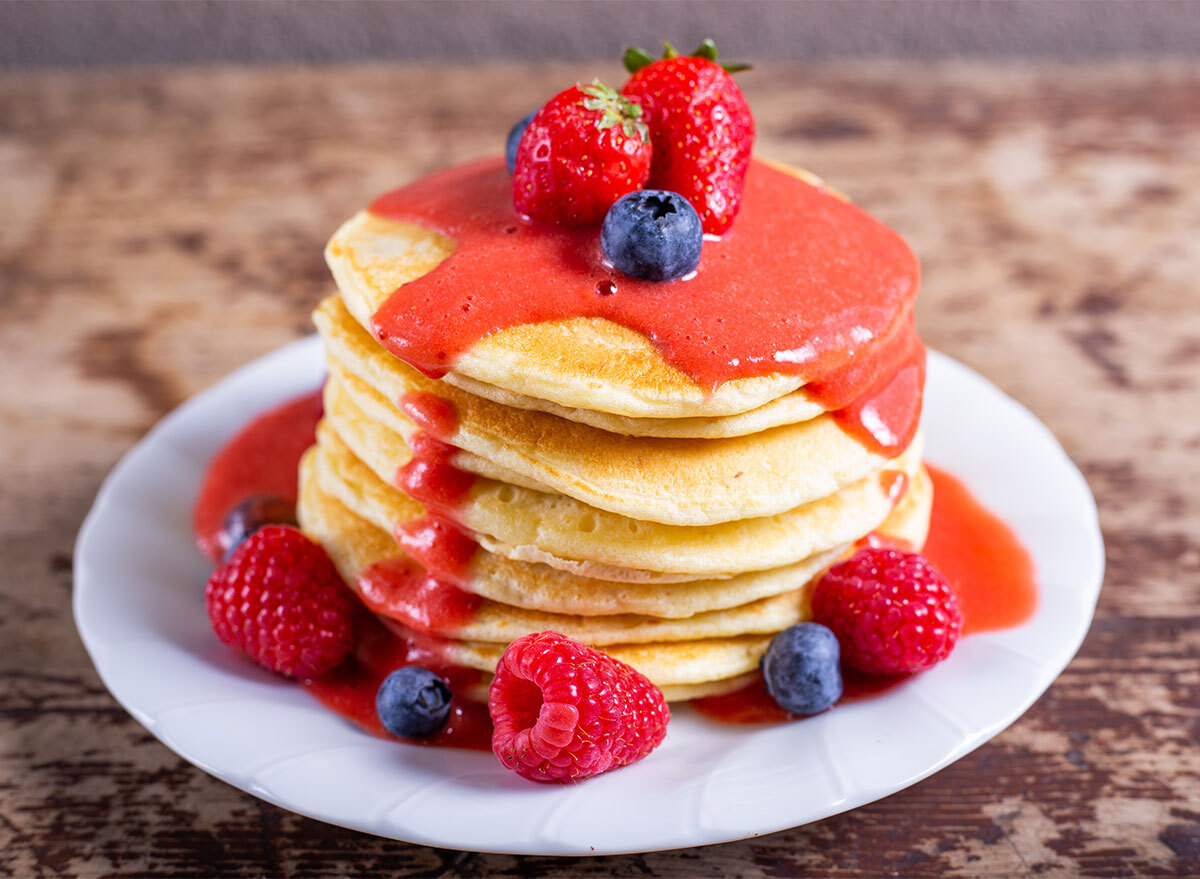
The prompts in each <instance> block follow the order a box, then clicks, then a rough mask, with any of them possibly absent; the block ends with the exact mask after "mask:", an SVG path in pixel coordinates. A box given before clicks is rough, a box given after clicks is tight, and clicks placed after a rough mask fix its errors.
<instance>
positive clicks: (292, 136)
mask: <svg viewBox="0 0 1200 879" xmlns="http://www.w3.org/2000/svg"><path fill="white" fill-rule="evenodd" d="M597 73H598V74H600V75H602V76H607V77H608V78H609V79H612V80H615V79H618V75H617V73H616V71H615V70H610V69H597V68H589V69H587V70H584V69H580V68H568V67H528V68H515V67H495V68H487V69H482V70H481V69H474V70H468V69H455V68H432V69H415V68H404V67H371V68H352V69H336V70H335V69H330V70H283V71H270V70H268V71H263V70H257V71H248V70H239V69H220V68H218V69H210V70H194V71H187V72H173V73H162V72H156V71H141V72H119V73H105V74H96V73H87V74H82V73H81V74H73V75H62V74H46V75H33V76H30V75H25V76H20V75H16V76H7V77H3V78H0V204H3V212H2V216H0V351H2V352H3V359H2V361H0V362H2V363H3V379H4V380H3V382H2V383H0V424H2V425H3V426H2V427H0V486H2V489H0V558H2V560H3V564H2V566H0V570H2V573H0V584H2V588H0V645H3V649H2V650H0V875H13V876H109V875H139V876H167V875H171V876H212V875H222V876H223V875H229V876H261V875H281V876H310V875H341V874H351V873H353V874H355V875H361V876H397V875H403V876H418V875H421V876H425V875H438V876H449V875H463V876H497V877H498V876H597V877H599V876H609V875H634V874H638V875H651V876H664V877H666V876H697V875H713V876H717V875H738V876H747V877H768V876H792V875H821V876H847V877H849V876H880V875H900V876H912V877H925V876H930V877H932V876H938V877H942V876H956V877H958V876H1017V875H1039V876H1078V875H1082V876H1133V875H1139V876H1143V875H1144V876H1196V875H1200V749H1198V748H1197V741H1198V739H1200V696H1198V686H1200V625H1198V621H1200V620H1198V610H1197V608H1198V607H1200V537H1198V536H1197V535H1198V534H1200V493H1198V491H1197V486H1198V485H1200V316H1198V313H1200V295H1198V293H1197V284H1198V282H1197V278H1200V247H1198V246H1197V241H1198V240H1200V148H1198V146H1197V145H1198V144H1200V101H1197V100H1196V95H1197V94H1198V93H1200V73H1197V72H1196V70H1195V69H1194V66H1191V67H1188V66H1184V65H1179V66H1172V65H1169V64H1159V65H1146V64H1141V65H1106V66H1098V67H1049V66H1042V67H1035V68H1019V67H1015V66H1013V67H1006V66H972V65H949V66H918V65H910V66H903V65H901V66H896V65H891V66H888V65H860V66H853V67H850V66H809V67H790V68H766V69H762V70H758V71H755V72H753V73H749V74H745V75H744V76H743V83H744V86H745V88H746V90H747V92H748V93H749V96H750V98H751V102H752V105H753V106H754V108H755V112H756V115H757V119H758V123H759V126H760V131H761V135H760V147H759V149H760V152H761V153H763V154H767V155H772V156H775V157H777V158H780V159H783V160H786V161H791V162H797V163H801V164H804V165H806V166H807V167H810V168H812V169H814V170H816V171H817V172H818V173H821V174H823V175H825V176H826V177H828V178H829V179H830V180H831V181H833V182H834V183H835V184H836V185H837V186H839V187H840V188H842V189H844V190H845V191H847V192H848V193H850V194H851V195H852V196H853V197H854V198H855V199H856V200H857V201H859V202H860V203H861V204H863V205H865V206H866V207H867V208H868V209H870V210H872V211H874V212H876V213H877V214H879V215H880V216H881V217H883V218H884V219H885V220H886V221H888V222H889V223H891V224H893V225H894V226H895V227H896V228H898V229H899V230H900V231H901V232H902V233H903V234H904V235H905V236H906V237H907V238H908V239H909V240H910V241H911V242H912V244H913V246H914V247H915V249H916V250H917V252H918V253H919V254H920V256H921V258H922V260H923V264H924V271H925V287H924V292H923V295H922V300H921V305H920V309H919V323H920V329H921V332H922V334H923V336H924V337H925V339H926V340H927V342H928V343H929V344H930V345H932V346H934V347H936V348H939V349H941V350H943V351H946V352H948V353H949V354H951V355H953V356H954V357H957V358H959V359H961V360H963V361H965V362H967V363H968V364H970V365H972V366H973V367H975V368H976V369H978V370H979V371H981V372H983V373H984V374H985V375H987V376H989V377H990V378H991V379H992V380H993V381H995V382H996V383H997V384H999V385H1000V386H1001V387H1002V388H1004V389H1005V390H1006V391H1008V392H1009V393H1011V394H1012V395H1013V396H1015V397H1016V398H1017V399H1019V400H1021V401H1022V402H1024V403H1025V404H1026V405H1028V406H1029V407H1030V408H1031V409H1033V411H1034V412H1035V413H1037V414H1038V415H1039V416H1040V417H1041V418H1042V419H1043V420H1044V421H1045V422H1046V423H1047V424H1048V425H1049V426H1050V427H1051V429H1052V430H1054V432H1055V433H1056V434H1057V435H1058V436H1059V438H1060V439H1061V440H1062V442H1063V443H1064V445H1065V446H1066V448H1067V450H1068V452H1069V453H1070V454H1071V455H1072V457H1073V458H1074V459H1075V460H1076V461H1077V462H1079V464H1080V466H1081V467H1082V468H1083V470H1084V472H1085V474H1086V475H1087V477H1088V479H1089V481H1090V482H1091V485H1092V487H1093V489H1094V491H1095V492H1096V495H1097V498H1098V500H1099V503H1100V509H1101V519H1102V523H1103V527H1104V532H1105V537H1106V540H1107V543H1108V548H1109V555H1108V565H1109V566H1108V576H1107V580H1106V584H1105V589H1104V592H1103V594H1102V596H1101V600H1100V608H1099V612H1098V614H1097V618H1096V622H1095V625H1094V626H1093V628H1092V631H1091V634H1090V635H1089V637H1088V639H1087V641H1086V642H1085V644H1084V646H1083V649H1082V650H1081V652H1080V654H1079V656H1078V658H1077V659H1076V660H1075V661H1074V662H1073V663H1072V664H1071V666H1070V667H1069V668H1068V669H1067V671H1066V672H1065V673H1064V674H1063V676H1062V677H1061V679H1060V680H1059V681H1058V682H1057V683H1056V684H1055V685H1054V686H1053V687H1052V688H1051V690H1050V691H1049V693H1047V695H1046V696H1045V697H1044V698H1042V699H1041V700H1040V701H1039V702H1038V703H1037V705H1035V706H1034V708H1033V709H1032V710H1031V711H1030V712H1029V713H1028V714H1027V715H1026V716H1025V717H1024V718H1023V719H1022V720H1020V721H1019V722H1018V723H1017V724H1016V725H1014V726H1013V727H1012V728H1011V729H1009V730H1008V731H1007V732H1005V733H1003V734H1002V735H1000V736H999V737H997V738H996V739H995V740H994V741H992V742H991V743H989V744H987V745H985V746H984V747H982V748H981V749H979V750H978V751H976V752H975V753H973V754H972V755H970V756H969V757H967V758H965V759H963V760H962V761H960V762H959V763H957V764H955V765H954V766H952V767H950V768H949V769H947V770H945V771H944V772H941V773H939V774H938V775H936V776H934V777H933V778H931V779H929V780H927V781H925V782H922V783H921V784H918V785H916V786H915V787H913V788H910V789H909V790H907V791H904V792H902V793H900V794H897V795H896V796H894V797H891V798H889V799H887V800H884V801H882V802H879V803H875V804H873V805H870V806H867V807H865V808H862V809H859V810H856V811H855V812H852V813H850V814H847V815H842V816H839V817H836V818H833V819H830V820H827V821H824V822H821V823H819V824H816V825H812V826H809V827H805V828H800V829H797V830H792V831H788V832H784V833H779V834H775V835H772V836H768V837H764V838H760V839H754V840H748V841H744V842H740V843H733V844H729V845H723V846H714V847H709V848H704V849H694V850H689V851H682V852H669V853H659V854H652V855H644V856H630V857H619V858H603V859H595V860H586V859H578V860H565V861H562V860H555V859H549V858H515V857H503V856H486V855H474V854H463V853H458V852H451V851H441V850H434V849H428V848H422V847H417V846H408V845H403V844H400V843H395V842H390V841H384V840H379V839H374V838H371V837H366V836H362V835H359V834H356V833H353V832H350V831H346V830H341V829H338V828H335V827H331V826H327V825H324V824H320V823H317V822H313V821H309V820H307V819H303V818H300V817H297V816H295V815H292V814H290V813H287V812H284V811H282V810H280V809H277V808H275V807H273V806H269V805H266V804H265V803H262V802H260V801H258V800H256V799H254V798H253V797H250V796H247V795H245V794H242V793H240V792H238V791H236V790H234V789H232V788H230V787H227V786H226V785H224V784H222V783H221V782H218V781H216V780H214V779H212V778H210V777H209V776H207V775H205V774H204V773H202V772H200V771H199V770H197V769H194V768H192V767H191V766H189V765H188V764H187V763H185V762H184V761H182V760H180V759H179V758H177V757H175V756H174V755H173V754H172V753H170V752H169V751H168V750H167V749H166V748H164V747H162V746H161V745H160V744H158V743H157V741H155V740H154V739H153V738H152V737H151V736H150V735H149V734H148V733H147V732H145V731H144V730H143V729H142V728H141V727H139V726H138V725H137V724H136V723H135V722H134V721H133V720H132V719H131V718H129V717H128V716H127V715H126V714H125V713H124V711H122V710H121V709H120V708H119V707H118V706H117V705H116V703H115V702H114V701H113V700H112V698H111V697H110V696H109V695H108V694H107V692H106V691H105V689H104V688H103V686H102V685H101V683H100V681H99V680H98V678H97V677H96V675H95V672H94V670H93V669H92V666H91V664H90V663H89V661H88V659H87V656H86V655H85V653H84V651H83V649H82V647H81V645H80V643H79V640H78V637H77V635H76V634H75V632H74V628H73V625H72V621H71V616H70V596H71V562H70V553H71V547H72V543H73V540H74V535H75V532H76V530H77V528H78V526H79V524H80V521H81V520H82V518H83V516H84V514H85V512H86V510H87V508H88V506H89V504H90V502H91V499H92V497H93V495H94V493H95V491H96V489H97V487H98V486H99V484H100V481H101V479H102V478H103V476H104V474H105V473H106V472H107V470H108V469H109V468H110V467H111V466H112V465H113V463H114V462H115V461H116V460H117V458H118V457H119V456H120V455H121V454H122V453H123V452H124V451H125V450H126V449H128V447H129V446H130V445H131V444H132V443H133V442H134V441H135V440H136V439H137V438H138V437H139V436H140V435H141V434H142V433H143V432H144V431H145V430H146V429H147V428H149V427H150V425H151V424H152V423H153V422H154V421H155V420H156V419H157V418H159V417H160V416H161V415H162V414H163V413H164V412H166V411H167V410H168V409H170V408H171V407H172V406H174V405H176V404H178V403H180V402H181V401H183V400H184V399H186V398H187V397H188V396H189V395H190V394H192V393H194V392H196V391H198V390H199V389H201V388H203V387H205V386H206V385H208V384H210V383H212V382H213V381H215V380H216V379H218V378H219V377H220V376H222V375H224V374H225V373H226V372H228V371H229V370H231V369H232V368H234V367H236V366H238V365H239V364H241V363H244V362H246V361H247V360H249V359H251V358H253V357H255V356H257V355H259V354H262V353H264V352H266V351H268V350H270V349H272V348H274V347H276V346H278V345H280V344H282V343H284V342H287V341H289V340H291V339H294V338H296V337H298V336H300V335H302V334H305V333H307V332H308V331H309V322H308V317H307V312H308V310H309V309H310V307H311V306H312V305H313V304H314V303H315V302H316V301H317V300H318V298H319V297H320V296H321V295H322V294H324V293H325V292H326V291H327V290H328V289H329V288H330V280H329V278H328V275H327V272H326V270H325V267H324V265H323V263H322V259H321V247H322V244H323V242H324V240H325V238H326V237H327V235H328V234H329V233H330V232H331V230H332V229H333V228H334V227H335V225H336V224H337V223H338V222H339V221H340V220H341V219H342V218H344V217H345V216H347V215H349V214H350V213H351V212H352V211H354V210H356V209H357V208H358V207H359V206H360V205H362V204H363V203H364V202H365V201H366V200H367V199H369V198H370V197H371V196H373V195H375V194H377V193H379V192H381V191H382V190H384V189H386V188H388V187H390V186H393V185H396V184H398V183H400V182H403V181H405V180H407V179H410V178H411V177H413V176H415V175H417V174H420V173H422V172H425V171H428V170H431V169H433V168H436V167H439V166H441V165H443V164H446V163H448V162H452V161H457V160H462V159H467V158H471V157H475V156H479V155H483V154H486V153H490V152H495V151H497V150H498V149H499V147H500V145H501V143H502V140H503V136H504V133H505V132H506V130H507V128H508V126H509V125H510V124H511V122H512V121H513V120H514V119H517V118H519V117H520V116H522V115H523V114H524V113H525V112H527V110H528V109H529V108H530V107H531V106H534V105H536V104H537V103H538V102H539V101H540V100H542V99H543V98H544V97H545V95H546V93H547V91H548V90H550V89H549V86H548V84H551V83H561V84H565V83H568V82H570V81H572V80H573V79H574V78H575V77H576V76H579V77H586V78H590V77H591V76H592V75H594V74H597ZM980 429H986V425H981V426H980Z"/></svg>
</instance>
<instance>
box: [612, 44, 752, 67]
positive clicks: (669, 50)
mask: <svg viewBox="0 0 1200 879" xmlns="http://www.w3.org/2000/svg"><path fill="white" fill-rule="evenodd" d="M662 57H663V58H678V57H679V52H678V50H676V48H675V47H674V46H672V45H671V44H670V42H668V41H667V40H663V53H662ZM691 57H693V58H704V59H705V60H707V61H712V62H713V63H714V64H715V63H716V62H717V44H716V43H715V42H714V41H713V40H712V39H711V38H709V39H706V40H705V41H704V42H703V43H701V44H700V45H699V46H698V47H697V48H696V51H694V52H692V53H691ZM656 60H657V59H655V57H654V56H653V55H651V54H650V53H649V52H647V51H646V50H645V49H642V48H639V47H638V46H626V47H625V54H624V55H623V56H622V58H621V61H622V63H623V64H624V65H625V69H626V70H628V71H629V72H630V73H637V72H638V71H639V70H641V69H642V68H643V67H645V66H646V65H647V64H653V63H654V62H655V61H656ZM721 67H722V68H724V70H725V72H726V73H737V72H738V71H739V70H750V69H751V66H750V65H749V64H742V63H739V62H727V63H724V64H721Z"/></svg>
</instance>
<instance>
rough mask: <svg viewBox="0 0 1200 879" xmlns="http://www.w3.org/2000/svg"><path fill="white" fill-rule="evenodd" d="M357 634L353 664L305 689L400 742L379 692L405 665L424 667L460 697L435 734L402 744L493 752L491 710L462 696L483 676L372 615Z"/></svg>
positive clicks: (359, 622) (364, 725)
mask: <svg viewBox="0 0 1200 879" xmlns="http://www.w3.org/2000/svg"><path fill="white" fill-rule="evenodd" d="M356 632H357V636H358V643H357V646H356V647H355V651H354V655H353V656H352V657H351V658H350V659H349V660H347V661H346V662H345V663H344V664H343V665H341V666H339V667H338V668H337V669H335V670H334V671H332V672H330V673H329V674H327V675H325V676H324V677H321V678H319V679H317V680H313V681H305V682H304V687H305V689H307V690H308V691H309V692H310V693H312V694H313V695H314V696H315V697H316V698H317V700H318V701H319V702H320V703H321V704H322V705H324V706H325V707H327V708H329V709H330V710H332V711H335V712H337V713H338V714H340V715H341V716H342V717H345V718H347V719H348V720H351V721H353V722H354V723H357V724H358V725H359V726H361V727H362V728H363V729H365V730H366V731H367V732H369V733H372V734H373V735H377V736H379V737H381V738H385V739H395V738H396V737H395V736H393V735H392V734H391V733H389V732H388V731H387V730H385V729H384V728H383V724H381V723H380V722H379V716H378V715H377V714H376V713H375V694H376V693H377V692H378V691H379V687H380V685H381V684H382V683H383V679H384V678H386V677H387V676H388V675H389V674H390V673H391V672H393V671H395V670H396V669H398V668H400V667H401V666H405V665H419V666H421V667H422V668H427V669H429V670H430V671H433V672H436V673H437V674H439V675H441V676H442V677H443V678H444V679H445V680H446V683H447V684H449V685H450V690H451V692H453V693H454V694H455V695H454V698H453V700H452V701H451V703H450V717H449V719H448V720H447V721H446V726H445V727H444V728H443V729H442V731H441V732H439V733H438V734H437V735H435V736H432V737H430V738H428V739H397V741H404V742H409V743H411V744H417V745H441V746H443V747H449V748H470V749H474V750H479V751H490V750H491V749H492V719H491V717H490V716H489V715H488V709H487V706H486V705H484V704H482V703H480V702H475V701H472V700H470V699H466V698H463V696H462V695H461V694H463V693H467V692H469V691H470V689H471V688H472V687H475V686H478V685H479V683H480V682H481V681H482V680H483V674H482V673H481V672H478V671H476V670H475V669H469V668H463V667H461V666H457V665H454V664H452V663H448V662H446V661H445V659H444V658H443V656H442V654H441V652H440V651H439V650H437V648H436V642H434V641H432V640H431V639H423V638H421V637H419V636H417V635H415V634H414V635H413V636H412V637H402V636H399V635H397V634H394V633H392V632H391V631H389V630H388V629H387V628H385V627H384V626H383V624H381V623H380V622H379V621H378V620H376V619H375V618H374V617H372V616H371V615H370V614H368V613H362V614H360V615H359V617H358V619H357V621H356Z"/></svg>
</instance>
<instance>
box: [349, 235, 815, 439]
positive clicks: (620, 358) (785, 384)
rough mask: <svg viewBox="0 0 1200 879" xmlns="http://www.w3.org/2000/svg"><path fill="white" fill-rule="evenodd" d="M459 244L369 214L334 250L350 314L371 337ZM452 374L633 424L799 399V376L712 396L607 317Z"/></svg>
mask: <svg viewBox="0 0 1200 879" xmlns="http://www.w3.org/2000/svg"><path fill="white" fill-rule="evenodd" d="M453 250H454V243H453V242H452V241H451V240H450V239H449V238H447V237H446V236H445V235H442V234H440V233H439V232H436V231H435V230H433V229H429V228H427V227H425V226H421V225H418V224H416V223H405V222H397V221H395V220H388V219H385V218H383V217H378V216H375V215H373V214H369V213H367V212H366V211H360V212H359V213H358V214H356V215H355V216H353V217H352V218H350V219H349V220H347V221H346V222H345V223H344V224H342V226H341V227H340V228H339V229H338V230H337V232H335V233H334V235H333V238H331V239H330V240H329V244H328V245H327V246H326V248H325V261H326V262H327V263H328V265H329V269H330V271H331V272H332V273H333V277H334V280H335V281H336V282H337V285H338V289H339V290H340V291H341V294H342V299H343V300H344V301H345V303H346V308H347V309H348V310H349V311H350V313H351V314H352V315H354V319H355V320H357V321H358V322H359V324H360V325H361V326H362V327H363V328H364V329H368V330H369V329H370V327H371V318H372V316H373V315H374V314H375V312H376V311H377V310H378V309H379V307H380V306H381V305H383V303H384V301H385V300H386V299H387V298H388V296H390V295H391V294H392V292H393V291H395V290H396V288H398V287H399V286H400V285H401V284H405V283H407V282H409V281H412V280H414V279H416V278H419V277H421V276H422V275H424V274H426V273H428V272H430V271H432V270H433V269H434V268H435V267H436V266H437V264H438V263H440V262H441V261H442V260H443V259H445V258H446V257H447V256H449V255H450V253H451V252H453ZM453 372H455V373H457V374H458V375H462V376H466V377H467V378H470V379H474V380H475V381H478V382H482V383H483V384H486V385H493V386H495V387H498V388H502V389H504V390H506V391H509V392H510V393H513V394H518V395H520V396H523V397H537V398H539V399H542V400H549V401H551V402H553V403H557V404H558V405H560V406H566V407H569V408H579V409H593V410H597V411H601V412H610V413H612V414H614V415H623V416H626V417H629V418H679V417H683V416H688V417H710V416H722V415H736V414H738V413H739V412H747V411H749V410H751V409H757V408H758V407H760V406H763V405H765V404H767V403H769V402H771V401H772V400H774V399H775V398H777V397H781V396H783V395H784V394H788V393H791V392H792V391H794V390H796V389H797V388H799V387H800V386H801V385H802V384H803V382H802V380H801V379H799V378H797V377H795V376H786V375H773V376H766V377H762V378H750V379H738V380H735V381H732V382H728V383H726V384H724V385H722V386H721V387H719V388H717V389H716V390H715V391H714V392H712V393H705V391H704V389H703V388H701V387H700V386H699V385H697V384H696V382H694V381H693V380H692V379H691V378H690V377H689V376H687V375H685V374H684V373H683V372H681V371H680V370H678V369H676V368H675V367H673V366H671V365H670V364H668V363H667V362H666V361H664V360H663V359H662V355H661V354H659V352H658V349H657V348H655V347H654V345H653V344H652V343H651V341H650V340H649V339H648V338H646V337H645V336H643V335H642V334H641V333H637V332H634V331H633V330H630V329H627V328H626V327H623V326H620V325H619V324H615V323H613V322H612V321H608V320H605V319H603V318H571V319H569V320H562V321H552V322H546V323H539V324H522V325H519V326H514V327H507V328H505V329H502V330H498V331H497V332H495V333H493V334H492V335H490V336H488V337H486V338H484V339H481V340H480V341H479V342H477V343H476V344H475V346H474V347H473V348H471V350H469V351H467V352H466V353H464V354H463V355H462V356H460V357H459V358H458V359H457V360H456V361H455V363H454V369H453Z"/></svg>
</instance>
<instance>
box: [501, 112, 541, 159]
mask: <svg viewBox="0 0 1200 879" xmlns="http://www.w3.org/2000/svg"><path fill="white" fill-rule="evenodd" d="M536 113H537V110H534V111H533V112H532V113H530V114H529V115H528V116H526V117H525V118H524V119H522V120H521V121H520V122H518V123H517V124H516V125H514V126H513V127H512V128H510V129H509V130H508V140H507V141H505V143H504V160H505V161H506V162H508V173H509V174H511V173H512V172H513V169H514V168H516V167H517V147H518V146H520V144H521V135H522V134H524V133H525V129H526V128H528V127H529V120H530V119H532V118H533V117H534V115H535V114H536Z"/></svg>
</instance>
